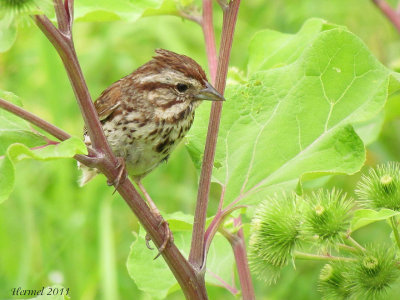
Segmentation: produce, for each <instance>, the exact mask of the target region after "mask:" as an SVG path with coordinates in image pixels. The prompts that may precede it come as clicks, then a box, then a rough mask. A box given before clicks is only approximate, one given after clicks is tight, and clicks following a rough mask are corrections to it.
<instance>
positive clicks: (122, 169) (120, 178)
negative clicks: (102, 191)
mask: <svg viewBox="0 0 400 300" xmlns="http://www.w3.org/2000/svg"><path fill="white" fill-rule="evenodd" d="M117 161H118V163H117V165H116V167H115V168H116V169H118V175H117V177H115V179H114V180H113V181H110V180H107V184H108V185H109V186H111V185H113V186H114V188H115V190H114V192H113V195H114V193H115V192H116V191H117V189H118V187H119V186H120V185H121V184H122V183H124V181H125V179H126V177H127V172H126V164H125V160H124V159H123V158H122V157H117Z"/></svg>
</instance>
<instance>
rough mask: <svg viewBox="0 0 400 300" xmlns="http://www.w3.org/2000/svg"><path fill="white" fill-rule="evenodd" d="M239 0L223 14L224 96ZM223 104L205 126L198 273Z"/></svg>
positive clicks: (195, 252) (196, 230)
mask: <svg viewBox="0 0 400 300" xmlns="http://www.w3.org/2000/svg"><path fill="white" fill-rule="evenodd" d="M239 5H240V0H232V1H231V2H230V3H229V6H228V8H227V9H226V10H225V11H224V18H223V25H222V36H221V47H220V52H219V59H218V68H217V75H216V82H215V88H216V89H217V90H218V92H220V93H221V95H223V94H224V90H225V84H226V76H227V73H228V64H229V58H230V53H231V49H232V42H233V34H234V31H235V25H236V20H237V13H238V10H239ZM221 111H222V103H213V104H212V106H211V113H210V121H209V123H208V124H209V125H208V132H207V139H206V146H205V150H204V159H203V165H202V169H201V175H200V182H199V190H198V194H197V204H196V211H195V217H194V223H193V234H192V244H191V248H190V254H189V262H190V263H191V264H192V265H193V266H194V268H196V269H197V270H201V269H203V268H204V267H205V266H204V261H205V248H204V234H205V231H204V229H205V223H206V217H207V206H208V195H209V191H210V184H211V174H212V168H213V162H214V156H215V147H216V145H217V136H218V130H219V123H220V119H221Z"/></svg>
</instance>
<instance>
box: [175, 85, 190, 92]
mask: <svg viewBox="0 0 400 300" xmlns="http://www.w3.org/2000/svg"><path fill="white" fill-rule="evenodd" d="M188 88H189V87H188V85H187V84H184V83H178V84H177V85H176V89H177V90H178V92H180V93H183V92H186V91H187V89H188Z"/></svg>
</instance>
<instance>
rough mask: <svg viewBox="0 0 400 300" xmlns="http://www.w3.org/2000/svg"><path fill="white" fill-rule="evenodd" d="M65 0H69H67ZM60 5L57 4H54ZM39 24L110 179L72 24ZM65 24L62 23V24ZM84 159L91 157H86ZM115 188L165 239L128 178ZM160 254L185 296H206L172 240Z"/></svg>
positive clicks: (111, 169) (109, 159)
mask: <svg viewBox="0 0 400 300" xmlns="http://www.w3.org/2000/svg"><path fill="white" fill-rule="evenodd" d="M67 1H68V0H67ZM66 4H67V5H66V6H65V7H64V9H69V12H68V14H64V13H57V17H58V18H59V19H60V18H61V19H63V20H62V21H61V22H63V23H64V22H65V23H68V22H72V20H67V18H68V17H72V9H70V8H71V6H72V1H71V2H68V3H66ZM57 9H60V6H58V7H57ZM33 18H34V20H35V22H36V24H37V25H38V27H39V28H40V29H41V30H42V31H43V33H44V34H45V35H46V37H47V38H48V39H49V41H50V42H51V43H52V44H53V45H54V47H55V48H56V50H57V52H58V54H59V55H60V58H61V60H62V61H63V63H64V67H65V69H66V71H67V74H68V77H69V79H70V82H71V85H72V87H73V90H74V93H75V96H76V98H77V101H78V104H79V107H80V110H81V113H82V116H83V119H84V121H85V125H86V128H87V129H88V134H89V136H90V139H91V142H92V145H93V147H94V153H95V154H96V157H94V158H93V163H94V164H95V167H96V168H97V169H99V171H100V172H102V173H103V174H104V175H105V176H106V177H107V178H108V179H109V180H110V181H113V180H114V179H115V178H117V177H118V174H119V170H118V168H117V167H116V166H117V164H118V161H117V159H116V157H115V156H114V154H113V153H112V151H111V149H110V147H109V145H108V143H107V140H106V138H105V136H104V133H103V129H102V127H101V124H100V121H99V118H98V116H97V112H96V110H95V108H94V105H93V102H92V99H91V97H90V94H89V91H88V88H87V86H86V82H85V79H84V77H83V74H82V70H81V67H80V65H79V61H78V58H77V56H76V52H75V48H74V44H73V40H72V32H71V28H68V29H67V32H66V33H65V34H63V33H61V32H60V31H59V30H58V29H57V28H55V27H54V25H53V24H52V23H51V22H50V20H49V19H48V18H47V17H46V16H43V15H41V16H38V15H36V16H33ZM62 26H64V25H62ZM87 163H90V160H89V159H87ZM117 191H118V192H119V193H120V195H121V196H122V197H123V199H124V200H125V201H126V203H127V204H128V205H129V207H130V208H131V209H132V211H133V212H134V213H135V215H136V216H137V217H138V219H139V221H140V222H141V224H142V225H143V227H144V229H145V230H146V231H147V232H148V234H149V235H150V237H151V239H152V240H153V242H154V244H155V245H156V246H157V247H160V246H161V245H162V244H163V241H164V238H165V237H164V230H163V229H162V228H160V226H159V223H160V220H159V218H155V217H154V214H153V213H152V212H151V210H150V208H149V207H148V206H147V204H146V202H145V201H144V200H143V199H142V198H141V197H140V195H139V194H138V192H137V191H136V189H135V188H134V186H133V185H132V183H131V181H130V180H128V179H127V180H124V181H123V182H122V183H120V184H119V185H118V187H117ZM162 256H163V257H164V259H165V261H166V262H167V264H168V266H169V268H170V269H171V271H172V272H173V274H174V276H175V277H176V279H177V281H178V283H179V284H180V286H181V288H182V290H183V292H184V294H185V296H186V297H187V298H188V299H207V292H206V289H205V283H204V278H201V276H199V273H198V272H197V271H196V270H195V269H194V268H193V267H192V265H191V264H189V262H188V261H187V260H186V259H185V258H184V257H183V255H182V253H181V252H180V251H179V250H178V248H177V247H176V246H175V244H174V243H172V242H171V243H169V245H168V247H167V248H166V249H165V250H164V251H163V252H162Z"/></svg>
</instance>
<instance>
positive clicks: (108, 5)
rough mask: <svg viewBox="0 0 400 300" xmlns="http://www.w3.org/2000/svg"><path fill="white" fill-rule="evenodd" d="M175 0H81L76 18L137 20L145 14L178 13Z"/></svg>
mask: <svg viewBox="0 0 400 300" xmlns="http://www.w3.org/2000/svg"><path fill="white" fill-rule="evenodd" d="M175 2H176V1H174V0H116V1H108V0H100V1H98V0H80V1H76V2H75V19H77V20H81V21H91V22H100V21H114V20H125V21H136V20H137V19H138V18H140V17H141V16H143V15H147V16H149V15H156V14H177V8H176V4H175Z"/></svg>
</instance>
